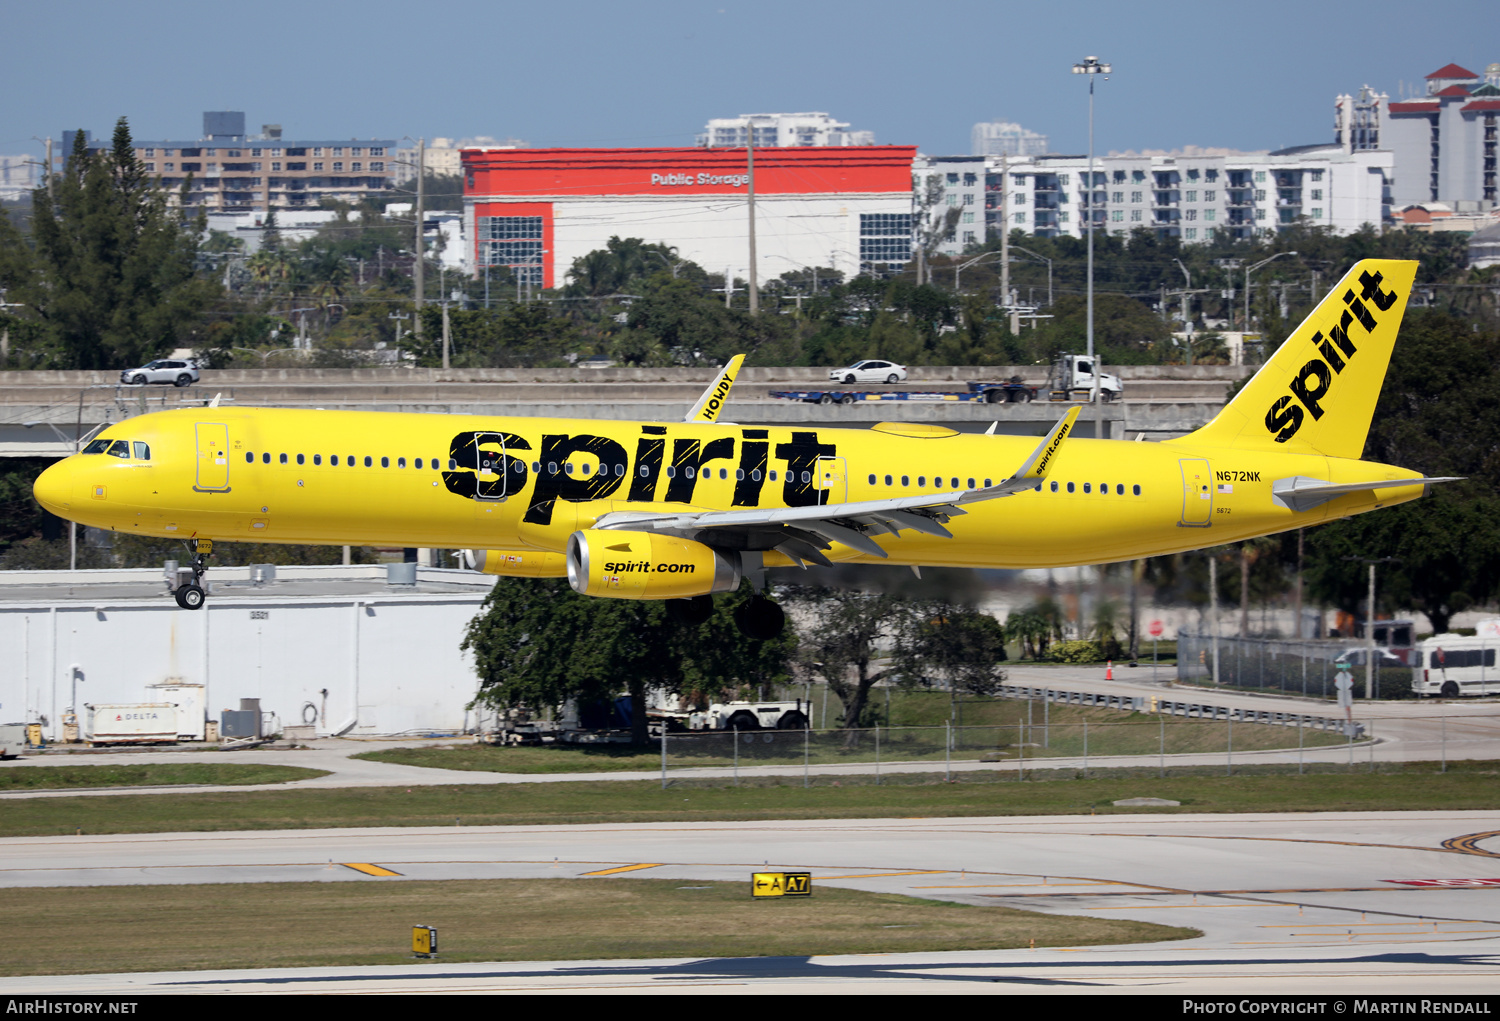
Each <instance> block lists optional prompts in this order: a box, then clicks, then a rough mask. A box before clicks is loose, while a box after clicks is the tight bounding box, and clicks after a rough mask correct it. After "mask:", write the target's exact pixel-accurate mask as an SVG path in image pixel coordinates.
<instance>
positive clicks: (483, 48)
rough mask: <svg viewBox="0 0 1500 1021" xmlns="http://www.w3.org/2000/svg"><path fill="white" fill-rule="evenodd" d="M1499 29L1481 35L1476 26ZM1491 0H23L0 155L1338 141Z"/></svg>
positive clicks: (1423, 69)
mask: <svg viewBox="0 0 1500 1021" xmlns="http://www.w3.org/2000/svg"><path fill="white" fill-rule="evenodd" d="M1485 25H1489V28H1488V29H1486V28H1485V27H1484V26H1485ZM1497 27H1500V16H1497V14H1496V7H1495V5H1494V4H1492V3H1481V2H1479V0H1437V2H1431V3H1413V2H1410V0H1404V2H1401V3H1396V2H1387V0H1377V2H1364V3H1356V2H1347V3H1329V2H1326V0H1325V2H1307V0H1296V2H1293V0H1255V2H1253V3H1251V2H1241V3H1223V2H1218V0H1207V2H1204V0H1199V2H1196V3H1182V2H1175V0H1173V2H1156V3H1150V4H1139V3H1128V2H1125V0H1110V2H1096V0H1072V2H1047V0H1022V2H1007V3H1000V2H994V0H990V2H984V0H944V2H941V3H921V2H910V0H908V2H904V3H896V2H891V0H757V2H755V3H745V2H739V3H736V2H734V0H701V2H700V0H656V2H629V0H615V2H605V0H553V2H550V3H546V2H543V3H538V2H534V0H533V2H528V3H515V2H511V0H439V2H436V3H418V2H412V0H405V2H401V3H393V2H388V0H363V2H359V3H354V2H343V0H340V2H330V0H296V2H291V0H259V2H257V3H238V4H226V3H220V2H216V0H190V2H184V0H134V2H130V3H106V2H103V0H83V2H80V0H47V2H44V3H30V4H19V3H18V4H16V5H14V6H8V8H7V12H6V14H5V18H4V22H3V28H4V34H3V41H0V95H4V96H5V97H6V102H5V103H4V104H3V106H0V153H6V154H12V153H18V152H40V145H39V143H36V142H32V141H31V136H33V135H36V136H42V137H45V136H47V135H49V134H50V135H52V136H53V137H58V136H59V135H60V134H61V132H62V130H63V129H65V128H74V127H83V128H87V129H89V130H91V131H93V132H94V133H95V135H96V136H98V135H103V136H106V137H107V136H108V134H109V132H110V131H111V130H112V128H113V125H114V123H115V120H116V119H117V118H118V117H120V116H121V115H124V116H126V117H128V118H129V120H130V124H131V127H132V130H133V132H134V134H135V136H136V137H137V138H141V139H163V138H176V139H183V138H197V137H198V136H199V135H200V133H201V128H202V111H204V110H243V111H244V112H245V114H246V123H247V125H248V126H249V128H250V130H251V131H252V132H253V131H256V130H258V128H259V126H260V125H261V124H262V123H280V124H282V125H283V127H284V130H285V134H286V137H288V138H296V137H302V138H322V139H333V138H353V137H360V138H370V137H381V138H398V139H399V138H401V137H402V136H406V135H410V136H412V137H416V136H419V135H420V136H426V137H428V138H431V137H433V136H450V137H463V136H471V135H493V136H496V137H502V138H503V137H506V136H513V137H518V138H522V139H525V140H526V141H528V142H529V143H530V144H532V145H537V146H542V145H569V146H637V145H691V144H693V136H694V134H695V133H696V132H698V131H701V130H702V128H703V125H704V122H705V121H707V120H708V119H709V118H710V117H732V116H735V115H737V114H742V113H760V112H774V111H799V110H821V111H825V112H828V113H830V114H832V115H833V116H835V117H837V118H838V119H840V120H843V121H848V122H849V123H850V125H851V126H852V127H854V128H856V129H863V130H871V131H874V132H875V137H876V140H877V141H878V142H882V143H887V142H888V143H903V144H912V145H917V146H920V147H921V148H922V150H923V151H924V152H927V153H931V154H934V155H940V154H951V153H965V152H968V151H969V131H970V128H971V127H972V125H973V124H974V122H975V121H979V120H989V119H993V118H996V117H999V118H1003V119H1006V120H1014V121H1018V122H1020V123H1021V124H1022V125H1024V126H1025V127H1027V128H1030V129H1031V130H1033V131H1039V132H1042V133H1043V134H1046V135H1049V136H1051V139H1052V148H1053V150H1054V151H1057V152H1076V153H1082V152H1084V151H1085V150H1086V147H1087V144H1088V133H1087V129H1088V100H1087V91H1088V89H1087V85H1086V79H1085V78H1084V77H1083V76H1081V75H1073V74H1071V73H1070V68H1071V66H1072V65H1073V63H1074V62H1076V61H1079V60H1082V59H1083V58H1084V57H1085V56H1088V55H1090V54H1097V55H1098V56H1099V57H1100V58H1101V59H1103V60H1106V61H1108V62H1110V63H1112V64H1113V65H1114V68H1115V72H1114V74H1113V75H1111V76H1110V79H1109V80H1108V81H1101V82H1098V83H1097V85H1098V89H1099V91H1098V94H1097V99H1096V102H1097V109H1096V114H1097V126H1096V133H1095V145H1096V150H1097V151H1098V152H1100V153H1103V152H1107V151H1109V150H1112V149H1114V150H1123V149H1142V148H1152V149H1171V148H1175V147H1180V146H1183V145H1202V146H1228V147H1231V148H1238V149H1264V148H1278V147H1282V146H1288V145H1299V144H1305V143H1310V142H1320V141H1326V140H1328V139H1329V138H1330V137H1331V130H1332V129H1331V124H1332V108H1333V98H1334V96H1336V95H1337V94H1339V93H1341V92H1354V91H1356V90H1357V89H1358V88H1359V87H1360V86H1361V85H1362V84H1369V85H1372V86H1374V87H1375V88H1377V89H1380V90H1383V91H1386V92H1389V93H1390V94H1391V96H1392V97H1393V98H1395V97H1396V96H1397V92H1398V88H1399V87H1400V83H1402V82H1405V83H1406V85H1407V88H1408V89H1411V88H1420V87H1421V86H1422V84H1423V83H1422V79H1423V76H1425V75H1426V74H1428V73H1429V72H1432V71H1435V70H1436V69H1438V68H1439V67H1441V66H1443V65H1444V64H1447V63H1449V62H1456V63H1458V64H1461V65H1463V66H1465V67H1467V68H1469V69H1470V70H1473V71H1475V72H1479V73H1483V71H1484V67H1485V65H1486V64H1488V63H1490V62H1493V61H1500V32H1497V31H1496V29H1497Z"/></svg>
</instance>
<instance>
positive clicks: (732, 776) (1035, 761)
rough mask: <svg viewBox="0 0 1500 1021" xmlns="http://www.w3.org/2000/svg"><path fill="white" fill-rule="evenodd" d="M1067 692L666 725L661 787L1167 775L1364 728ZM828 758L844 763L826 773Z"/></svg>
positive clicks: (1321, 742) (1327, 743) (1349, 738)
mask: <svg viewBox="0 0 1500 1021" xmlns="http://www.w3.org/2000/svg"><path fill="white" fill-rule="evenodd" d="M1067 694H1068V693H1066V692H1055V691H1047V692H1045V693H1044V692H1042V691H1041V690H1040V689H1039V690H1038V696H1039V697H1037V698H1036V699H1035V700H1033V701H1031V702H1030V703H1029V704H1028V710H1030V711H1029V712H1028V714H1027V715H1028V720H1027V721H1026V722H1020V723H1016V724H1013V725H1000V726H968V727H957V726H952V725H951V724H950V725H945V726H941V727H871V728H866V729H858V730H843V729H840V730H813V729H810V728H809V729H806V730H722V731H697V732H689V733H666V734H662V735H661V738H660V744H661V779H662V786H663V787H665V786H668V785H669V784H671V783H674V782H680V781H681V780H684V779H689V778H691V779H703V778H706V777H711V778H714V779H715V781H716V782H724V781H725V780H728V781H729V782H731V783H739V782H741V781H742V780H744V781H749V780H751V779H752V778H761V779H764V778H766V777H774V778H777V779H778V780H779V781H780V782H783V783H785V782H796V781H800V782H801V783H802V784H803V785H805V786H814V785H819V786H826V785H829V784H832V783H847V782H851V780H854V781H855V782H865V783H883V782H892V781H894V782H910V781H909V779H907V778H909V777H911V776H912V775H913V774H916V775H921V776H922V777H923V778H924V779H929V780H930V779H931V777H932V776H933V775H934V774H941V775H942V776H943V777H944V778H945V779H951V778H952V777H953V775H954V773H955V768H956V767H961V768H963V769H964V770H965V775H966V776H967V775H968V772H967V771H968V770H969V769H971V768H972V766H973V764H993V767H994V772H996V773H1000V774H1004V775H1005V777H1006V778H1007V779H1017V780H1022V779H1026V777H1027V774H1028V773H1029V771H1031V770H1033V769H1052V768H1057V767H1059V766H1060V765H1066V766H1067V767H1068V768H1072V769H1075V770H1081V771H1082V772H1083V773H1085V774H1086V773H1087V771H1088V769H1089V764H1090V759H1091V757H1092V758H1094V759H1101V758H1106V757H1108V758H1114V757H1116V756H1155V757H1156V758H1157V759H1158V765H1159V771H1160V773H1161V775H1166V771H1167V760H1168V757H1169V756H1173V757H1181V756H1188V755H1191V756H1214V757H1215V759H1216V760H1217V757H1218V756H1223V762H1224V764H1225V765H1224V768H1225V769H1228V770H1232V769H1233V768H1234V755H1235V753H1236V752H1239V753H1247V752H1256V751H1266V750H1272V749H1287V750H1289V751H1292V752H1298V751H1300V750H1311V749H1318V748H1328V747H1332V746H1343V745H1350V746H1351V747H1352V744H1353V742H1355V741H1365V740H1366V739H1367V738H1368V736H1369V734H1368V730H1367V724H1362V723H1348V724H1346V723H1345V722H1344V721H1342V720H1336V719H1333V718H1329V717H1313V716H1296V715H1291V714H1274V716H1275V718H1274V719H1273V718H1272V716H1273V714H1269V713H1266V714H1254V713H1253V712H1251V711H1241V710H1234V711H1232V712H1233V715H1231V711H1230V710H1222V711H1215V712H1213V713H1212V714H1210V713H1209V712H1207V711H1204V712H1202V713H1191V712H1189V711H1188V709H1186V708H1184V707H1187V706H1189V704H1188V703H1171V704H1169V703H1166V702H1163V703H1161V705H1160V706H1159V708H1158V711H1157V712H1156V714H1155V715H1153V716H1152V717H1150V718H1148V719H1126V720H1121V721H1117V722H1115V721H1110V722H1097V721H1093V720H1089V719H1086V718H1084V719H1080V718H1079V715H1080V714H1079V713H1078V712H1077V710H1074V711H1073V712H1071V713H1069V712H1067V710H1068V709H1069V708H1070V707H1069V706H1068V704H1067V699H1066V696H1067ZM1054 702H1056V703H1062V704H1060V705H1054ZM1153 708H1156V707H1153ZM1191 708H1192V709H1198V708H1200V707H1197V706H1192V707H1191ZM1257 716H1260V717H1263V718H1259V719H1257ZM1062 760H1066V761H1062ZM1201 764H1202V763H1201V762H1194V763H1193V764H1192V765H1194V766H1198V765H1201ZM829 767H837V768H838V769H839V770H840V772H839V773H837V774H829V773H826V772H825V771H826V770H827V769H828V768H829Z"/></svg>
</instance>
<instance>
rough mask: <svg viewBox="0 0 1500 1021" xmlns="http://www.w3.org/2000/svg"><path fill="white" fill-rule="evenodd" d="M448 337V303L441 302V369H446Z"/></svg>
mask: <svg viewBox="0 0 1500 1021" xmlns="http://www.w3.org/2000/svg"><path fill="white" fill-rule="evenodd" d="M449 337H450V334H449V329H448V303H447V302H446V301H444V302H443V368H445V369H446V368H448V349H449Z"/></svg>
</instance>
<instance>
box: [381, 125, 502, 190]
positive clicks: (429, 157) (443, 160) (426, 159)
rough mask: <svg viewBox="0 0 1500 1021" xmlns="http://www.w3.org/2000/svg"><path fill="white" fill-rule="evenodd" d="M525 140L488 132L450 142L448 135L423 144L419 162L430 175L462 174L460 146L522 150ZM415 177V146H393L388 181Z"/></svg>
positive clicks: (413, 178) (404, 182) (400, 181)
mask: <svg viewBox="0 0 1500 1021" xmlns="http://www.w3.org/2000/svg"><path fill="white" fill-rule="evenodd" d="M526 147H527V146H526V143H525V142H523V141H522V140H521V139H519V138H506V139H497V138H491V137H490V136H489V135H475V136H474V137H473V138H460V139H458V140H457V141H454V140H453V139H451V138H442V137H438V138H434V139H432V140H431V141H429V142H428V143H427V144H426V146H425V151H424V152H423V153H422V164H423V166H425V167H426V168H427V174H428V176H432V175H434V174H438V175H442V176H445V177H457V176H458V175H459V174H461V173H463V161H462V160H461V159H460V158H459V154H460V153H461V152H462V151H463V150H464V149H525V148H526ZM416 179H417V147H416V146H412V147H411V148H409V149H397V150H396V161H395V164H394V170H393V172H392V181H393V183H395V184H397V185H403V184H406V183H408V182H410V181H415V180H416Z"/></svg>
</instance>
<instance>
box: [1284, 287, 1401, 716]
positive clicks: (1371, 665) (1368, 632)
mask: <svg viewBox="0 0 1500 1021" xmlns="http://www.w3.org/2000/svg"><path fill="white" fill-rule="evenodd" d="M1267 261H1269V260H1267ZM1344 559H1345V560H1353V561H1355V562H1356V563H1362V564H1366V565H1368V566H1369V568H1370V595H1369V602H1368V603H1366V604H1365V700H1366V701H1372V700H1373V699H1374V698H1375V565H1376V564H1399V563H1401V558H1400V557H1345V558H1344ZM1387 637H1389V636H1387Z"/></svg>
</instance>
